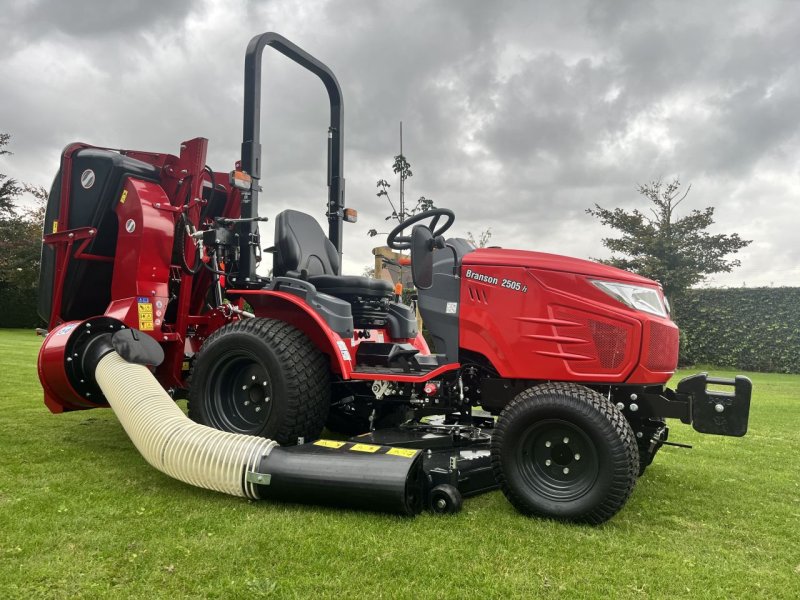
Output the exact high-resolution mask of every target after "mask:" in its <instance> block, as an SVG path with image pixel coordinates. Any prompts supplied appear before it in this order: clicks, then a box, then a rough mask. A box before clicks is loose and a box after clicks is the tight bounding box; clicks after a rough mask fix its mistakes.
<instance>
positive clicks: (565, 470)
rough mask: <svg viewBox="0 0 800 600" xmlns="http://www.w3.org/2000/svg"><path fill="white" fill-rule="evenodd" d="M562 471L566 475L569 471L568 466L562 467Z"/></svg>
mask: <svg viewBox="0 0 800 600" xmlns="http://www.w3.org/2000/svg"><path fill="white" fill-rule="evenodd" d="M562 472H563V473H564V475H566V474H567V473H569V467H564V469H563V471H562Z"/></svg>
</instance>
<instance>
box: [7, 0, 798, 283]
mask: <svg viewBox="0 0 800 600" xmlns="http://www.w3.org/2000/svg"><path fill="white" fill-rule="evenodd" d="M264 31H276V32H278V33H281V34H283V35H285V36H286V37H288V38H289V39H290V40H292V41H293V42H295V43H296V44H298V45H299V46H301V47H302V48H304V49H306V50H307V51H308V52H310V53H312V54H313V55H315V56H316V57H317V58H319V59H320V60H322V61H323V62H324V63H326V64H327V65H328V66H330V67H331V69H332V70H333V71H334V72H335V73H336V75H337V77H338V79H339V82H340V84H341V86H342V90H343V93H344V106H345V130H344V139H345V160H344V167H345V178H346V180H347V204H348V205H349V206H351V207H353V208H356V209H357V210H358V211H359V222H358V223H357V224H355V225H348V224H345V243H344V252H345V262H344V266H345V269H344V270H345V272H346V273H350V274H356V273H360V272H361V271H362V270H363V268H364V267H365V266H367V265H370V264H371V262H372V256H371V254H370V249H371V248H372V247H373V246H375V245H377V244H376V239H375V238H369V237H368V236H367V231H368V230H369V229H370V228H372V227H376V228H377V229H378V230H379V231H386V229H387V227H386V224H385V223H384V222H383V217H384V216H386V215H387V214H388V205H387V204H386V203H385V201H384V200H382V199H378V198H376V196H375V193H376V191H377V190H376V188H375V182H376V180H378V179H382V178H385V179H387V180H389V181H390V183H392V184H393V187H392V188H391V190H392V192H394V193H395V194H396V190H397V185H396V184H397V182H396V180H395V179H394V176H393V174H392V172H391V164H392V157H393V156H394V155H395V154H397V153H398V123H399V122H400V121H401V120H402V121H403V128H404V150H405V154H406V156H407V158H408V160H409V161H410V162H411V164H412V168H413V172H414V176H413V177H412V178H411V179H409V181H408V184H407V190H408V194H407V198H408V199H409V200H411V201H412V202H413V201H414V200H416V198H418V197H419V196H420V195H424V196H426V197H428V198H432V199H433V200H434V201H435V202H436V205H437V206H443V207H449V208H452V209H453V210H455V211H456V216H457V221H456V224H455V226H454V232H455V234H460V235H464V234H465V233H466V232H467V231H472V232H474V233H476V234H477V233H478V232H480V231H481V230H483V229H485V228H487V227H491V230H492V234H493V235H492V243H495V244H498V245H502V246H504V247H508V248H524V249H532V250H542V251H546V252H555V253H559V254H568V255H572V256H578V257H584V258H587V257H603V256H607V252H606V251H605V249H604V248H603V247H602V244H601V239H602V237H604V236H607V235H609V234H612V233H613V232H612V231H611V230H608V229H604V228H603V227H602V226H600V224H599V223H598V222H596V221H595V219H593V218H592V217H591V216H589V215H587V214H585V209H586V208H587V207H590V206H592V205H593V204H594V203H595V202H596V203H599V204H601V205H602V206H606V207H616V206H621V207H626V208H632V207H636V206H638V207H640V208H644V207H645V206H644V205H643V201H642V198H641V197H640V196H639V195H638V194H637V193H636V186H637V184H639V183H647V182H648V181H651V180H653V179H658V178H663V179H666V180H669V179H671V178H673V177H679V178H680V180H681V181H682V182H684V183H686V184H688V183H691V185H692V191H691V194H690V196H689V198H688V199H687V200H686V201H685V202H684V203H683V204H682V205H681V209H683V210H685V211H688V210H690V209H692V208H703V207H705V206H708V205H712V206H715V207H716V215H715V217H716V225H715V228H714V229H715V232H727V233H731V232H738V233H739V234H740V235H742V237H744V238H745V239H752V240H753V243H752V244H751V246H750V247H748V248H746V249H745V250H744V251H742V252H740V253H739V258H740V259H741V261H742V266H741V267H740V268H738V269H735V270H734V271H733V273H731V274H721V275H717V276H714V277H713V278H711V279H710V280H709V282H708V284H709V285H715V286H722V285H727V286H738V285H742V283H746V285H747V286H749V287H750V286H756V285H776V286H777V285H789V286H798V285H800V242H798V237H799V236H800V233H799V232H800V202H799V200H800V126H799V125H798V123H800V3H799V2H793V1H786V2H769V1H766V0H758V1H753V0H749V1H742V2H736V1H733V0H717V1H702V0H698V1H694V2H678V1H674V2H667V1H662V2H649V1H645V0H630V1H627V2H626V1H614V2H611V1H608V2H602V1H598V0H594V1H587V2H577V1H576V2H545V1H526V2H523V1H518V2H501V1H488V0H481V1H455V0H452V1H432V0H429V1H414V0H404V1H403V2H379V1H369V0H358V1H356V0H352V1H347V0H345V1H341V0H340V1H321V0H275V1H263V2H259V1H255V0H253V1H250V2H235V1H232V0H231V1H227V2H224V1H220V0H208V1H199V0H198V1H190V0H180V1H179V0H169V1H167V0H156V1H154V0H125V1H121V2H116V1H111V0H71V1H69V2H67V1H63V0H0V132H8V133H11V134H12V136H13V138H12V145H11V148H10V149H11V150H12V151H13V152H14V155H13V156H6V157H2V158H0V172H2V173H6V174H8V175H10V176H12V177H15V178H17V179H20V180H23V181H26V182H29V183H34V184H42V185H47V186H49V185H50V182H51V180H52V177H53V175H54V174H55V172H56V170H57V169H58V161H59V154H60V151H61V149H62V148H63V147H64V146H65V145H66V144H68V143H70V142H73V141H84V142H89V143H92V144H96V145H100V146H111V147H116V148H128V149H138V150H151V151H157V152H170V153H177V151H178V146H179V144H180V142H181V141H182V140H186V139H190V138H193V137H200V136H202V137H206V138H209V140H210V154H209V164H210V165H211V166H212V167H213V168H214V169H215V170H220V171H225V170H230V169H231V168H232V165H233V163H234V161H235V160H237V159H238V158H239V147H240V144H241V127H242V87H243V86H242V65H243V57H244V51H245V48H246V46H247V42H248V41H249V39H250V38H251V37H252V36H253V35H255V34H257V33H261V32H264ZM263 83H264V86H265V87H264V93H263V107H262V115H263V120H262V143H263V146H264V156H263V165H264V167H263V169H262V177H263V179H262V185H263V188H264V193H263V194H262V195H261V208H260V210H261V214H262V215H265V216H268V217H270V218H273V217H274V216H275V215H276V214H277V213H278V212H279V211H281V210H283V209H284V208H287V207H293V208H299V209H300V210H304V211H306V212H309V213H311V214H313V215H314V216H316V217H317V218H318V219H319V220H320V222H321V223H322V224H323V226H325V218H324V210H325V199H326V187H325V155H326V150H325V148H326V130H327V118H328V117H327V96H326V93H325V90H324V88H323V87H322V85H321V84H320V82H319V80H318V79H317V78H316V77H315V76H313V75H311V74H310V73H308V72H306V71H303V70H302V69H301V68H299V67H297V66H296V65H294V63H291V62H290V61H288V60H287V59H286V58H284V57H283V56H281V55H279V54H278V53H276V52H272V51H270V49H267V50H266V51H265V55H264V75H263ZM395 197H396V195H395ZM325 227H326V226H325ZM262 231H263V234H264V240H263V242H264V244H263V245H265V246H266V245H269V244H271V243H272V223H269V224H268V225H267V226H265V227H263V228H262ZM381 242H383V238H382V239H381Z"/></svg>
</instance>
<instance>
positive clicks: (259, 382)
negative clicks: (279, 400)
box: [207, 352, 274, 434]
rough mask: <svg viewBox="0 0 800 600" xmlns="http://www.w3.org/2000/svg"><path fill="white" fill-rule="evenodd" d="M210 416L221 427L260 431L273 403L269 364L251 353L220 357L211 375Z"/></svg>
mask: <svg viewBox="0 0 800 600" xmlns="http://www.w3.org/2000/svg"><path fill="white" fill-rule="evenodd" d="M207 393H208V406H209V407H210V409H211V410H210V413H211V414H210V416H211V418H212V419H213V421H215V425H216V426H217V427H218V428H219V429H223V430H225V431H235V432H240V433H251V434H254V433H261V432H262V430H263V429H264V427H265V425H266V424H267V422H268V421H269V418H270V415H271V413H272V407H273V404H274V400H273V396H272V380H271V379H270V377H269V372H268V371H267V369H266V367H265V366H264V365H263V364H262V363H261V361H259V360H258V359H257V358H256V357H254V356H253V355H251V354H249V353H237V352H231V353H229V354H227V355H225V356H224V357H222V358H220V360H219V361H218V362H217V364H216V365H215V366H214V367H213V369H212V372H211V374H210V376H209V378H208V387H207Z"/></svg>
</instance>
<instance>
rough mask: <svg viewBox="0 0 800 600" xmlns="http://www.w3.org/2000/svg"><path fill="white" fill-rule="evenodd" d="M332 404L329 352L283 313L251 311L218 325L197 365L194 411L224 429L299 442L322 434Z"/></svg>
mask: <svg viewBox="0 0 800 600" xmlns="http://www.w3.org/2000/svg"><path fill="white" fill-rule="evenodd" d="M248 386H249V387H248ZM245 388H247V389H245ZM329 406H330V373H329V369H328V361H327V359H326V357H325V355H324V354H323V353H322V352H320V351H319V350H318V349H317V348H316V347H315V346H314V345H313V344H312V343H311V340H309V339H308V338H307V337H306V336H305V334H304V333H303V332H301V331H300V330H298V329H296V328H294V327H292V326H291V325H289V324H288V323H285V322H283V321H276V320H272V319H260V318H256V319H245V320H242V321H237V322H235V323H230V324H228V325H226V326H224V327H222V328H220V329H218V330H217V331H215V332H214V333H213V334H212V335H211V336H210V337H209V338H208V339H207V340H206V341H205V343H204V344H203V346H202V347H201V349H200V352H199V354H198V356H197V359H196V360H195V362H194V366H193V367H192V375H191V379H190V390H189V417H190V418H191V419H193V420H194V421H196V422H198V423H202V424H203V425H208V426H210V427H214V428H216V429H221V430H223V431H232V432H235V433H245V434H248V435H256V436H261V437H265V438H269V439H273V440H275V441H277V442H278V443H279V444H281V445H292V444H296V443H297V441H298V438H303V439H305V440H313V439H317V438H318V437H319V434H320V432H321V431H322V427H323V425H324V424H325V419H326V417H327V416H328V409H329ZM255 407H259V410H258V412H255Z"/></svg>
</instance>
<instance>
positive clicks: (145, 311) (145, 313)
mask: <svg viewBox="0 0 800 600" xmlns="http://www.w3.org/2000/svg"><path fill="white" fill-rule="evenodd" d="M138 305H139V329H140V330H141V331H153V305H152V304H150V303H149V302H139V303H138Z"/></svg>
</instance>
